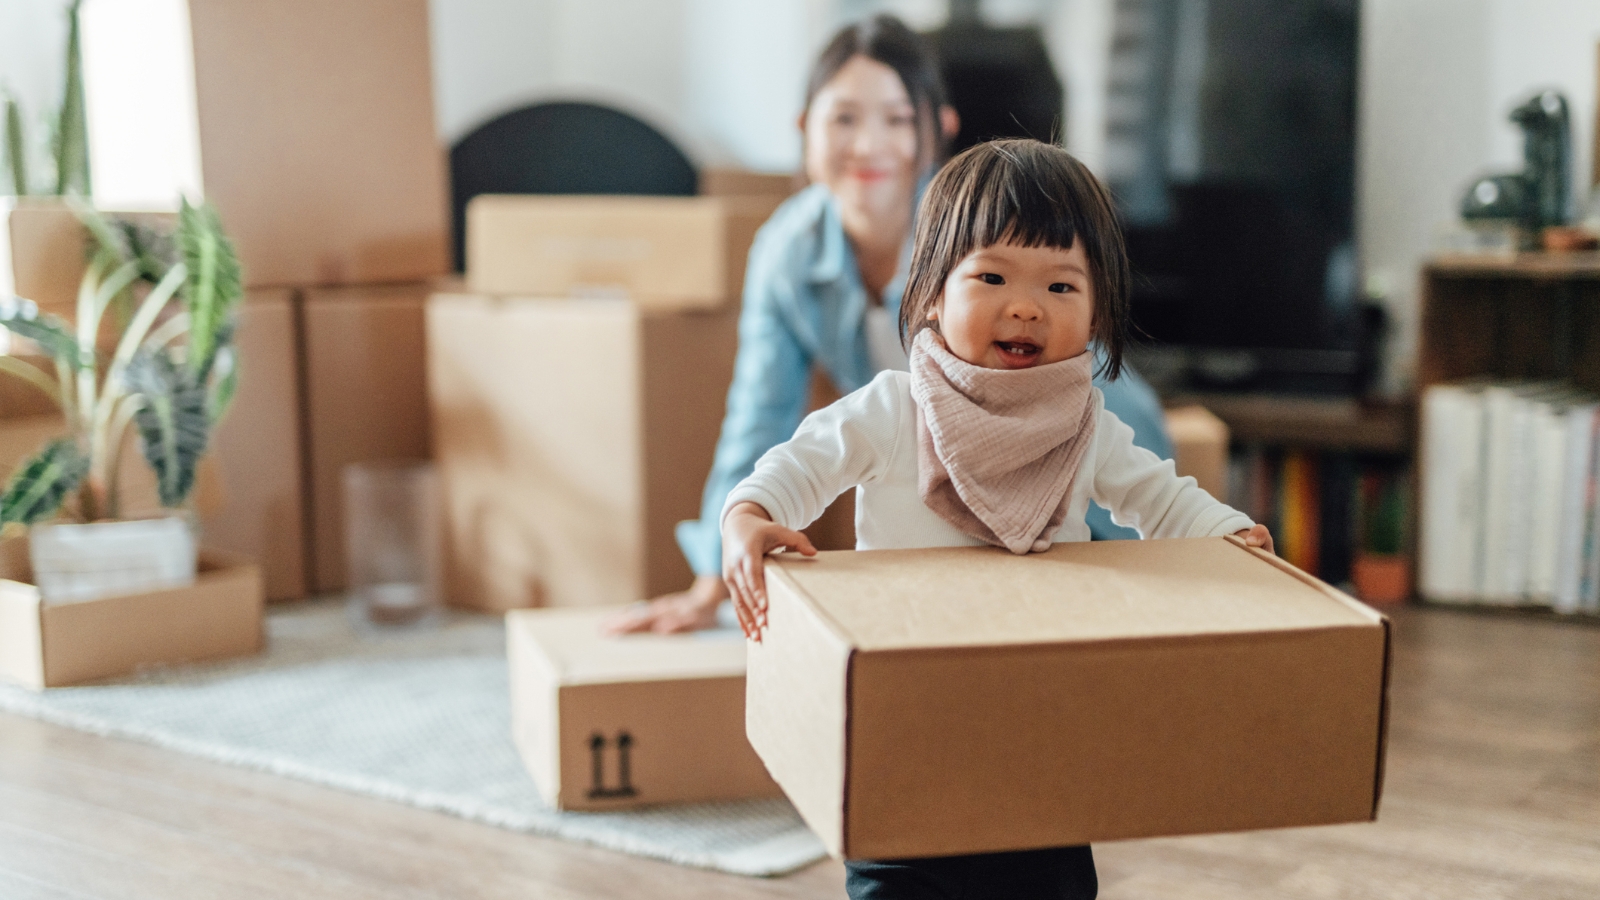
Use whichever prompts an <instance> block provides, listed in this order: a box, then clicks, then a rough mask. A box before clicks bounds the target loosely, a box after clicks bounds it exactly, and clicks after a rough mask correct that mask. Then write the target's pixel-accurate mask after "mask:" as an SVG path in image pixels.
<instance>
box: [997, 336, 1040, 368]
mask: <svg viewBox="0 0 1600 900" xmlns="http://www.w3.org/2000/svg"><path fill="white" fill-rule="evenodd" d="M994 348H995V355H996V356H998V357H999V358H1000V362H1001V363H1002V364H1003V365H1005V367H1006V368H1008V369H1025V368H1028V367H1029V366H1032V365H1034V364H1035V363H1037V362H1038V361H1039V354H1040V352H1041V351H1043V350H1044V348H1043V347H1041V346H1039V345H1038V344H1035V343H1034V342H1032V341H1029V340H1015V341H995V342H994Z"/></svg>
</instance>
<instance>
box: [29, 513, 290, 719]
mask: <svg viewBox="0 0 1600 900" xmlns="http://www.w3.org/2000/svg"><path fill="white" fill-rule="evenodd" d="M31 581H32V570H31V568H30V567H29V565H28V542H27V539H26V538H12V539H9V540H6V541H3V542H0V679H5V680H9V681H13V682H16V683H18V684H21V685H23V686H25V687H31V688H47V687H61V686H64V685H71V684H81V683H83V682H87V681H97V680H99V679H102V678H111V677H114V676H117V675H126V674H128V673H130V672H133V671H135V670H137V669H140V668H144V667H148V666H156V665H171V664H176V663H185V662H196V661H200V660H209V659H221V658H225V657H230V656H245V655H248V654H251V653H256V652H259V651H260V650H261V646H262V627H261V606H262V603H261V578H260V575H259V574H258V573H257V571H256V568H255V566H254V565H251V564H250V563H248V562H246V561H244V560H242V559H240V558H238V557H234V556H231V555H228V554H220V553H217V552H215V551H209V550H202V551H201V553H200V572H199V574H198V575H197V576H196V578H195V583H194V584H192V585H190V586H188V587H182V588H170V589H166V590H159V591H150V592H148V593H143V594H126V595H122V596H117V597H105V598H102V599H99V600H88V601H83V602H78V603H59V604H54V603H44V602H41V600H40V597H39V589H38V588H36V587H34V586H33V585H32V584H31V583H30V582H31Z"/></svg>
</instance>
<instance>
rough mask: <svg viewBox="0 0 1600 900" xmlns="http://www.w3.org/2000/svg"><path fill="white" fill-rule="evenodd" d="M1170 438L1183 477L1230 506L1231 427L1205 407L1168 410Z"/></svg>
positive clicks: (1173, 453)
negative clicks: (1229, 446) (1229, 443)
mask: <svg viewBox="0 0 1600 900" xmlns="http://www.w3.org/2000/svg"><path fill="white" fill-rule="evenodd" d="M1166 422H1167V436H1168V437H1170V438H1171V439H1172V455H1173V461H1174V462H1176V463H1177V467H1178V474H1179V475H1192V476H1194V480H1195V481H1196V482H1198V483H1199V484H1200V487H1201V489H1202V490H1204V491H1205V492H1206V493H1208V494H1210V495H1211V496H1213V497H1215V498H1217V499H1218V500H1221V501H1222V502H1224V503H1226V502H1228V440H1229V434H1228V425H1227V423H1226V422H1224V421H1222V420H1221V419H1219V418H1217V417H1216V416H1215V415H1214V414H1212V412H1211V410H1209V409H1206V408H1205V407H1204V406H1179V407H1174V408H1172V409H1168V410H1166Z"/></svg>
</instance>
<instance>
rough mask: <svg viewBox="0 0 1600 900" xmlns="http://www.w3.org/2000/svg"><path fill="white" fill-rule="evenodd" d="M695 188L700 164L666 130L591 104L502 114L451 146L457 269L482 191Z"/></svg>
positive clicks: (676, 191) (681, 192) (669, 191)
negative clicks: (471, 208)
mask: <svg viewBox="0 0 1600 900" xmlns="http://www.w3.org/2000/svg"><path fill="white" fill-rule="evenodd" d="M694 193H695V169H694V166H693V165H692V164H690V162H689V158H688V157H687V156H684V154H683V151H681V150H679V149H678V148H677V146H675V145H674V144H673V143H672V142H671V141H670V140H668V139H667V138H666V137H665V136H664V135H662V134H661V132H659V131H657V130H655V129H654V128H652V127H650V126H649V125H647V124H645V123H644V122H641V121H639V120H638V119H636V118H634V117H633V116H630V115H628V114H627V113H624V112H621V111H618V110H615V109H611V108H609V107H605V106H597V105H595V104H592V103H540V104H537V105H534V106H525V107H523V108H521V109H517V110H513V111H511V112H508V113H506V114H505V115H502V116H499V117H497V118H495V119H493V120H491V121H490V122H488V123H486V124H484V125H483V126H482V127H480V128H478V129H477V130H476V131H473V132H472V133H471V134H469V135H467V136H466V137H464V138H462V139H461V140H460V141H459V142H457V144H456V145H455V147H453V148H451V150H450V195H451V197H450V202H451V211H450V227H451V238H452V242H453V246H454V248H455V267H456V271H460V270H461V267H462V265H463V260H464V259H465V256H466V214H467V201H469V200H471V199H472V198H473V197H476V196H478V195H479V194H666V195H672V196H689V195H692V194H694Z"/></svg>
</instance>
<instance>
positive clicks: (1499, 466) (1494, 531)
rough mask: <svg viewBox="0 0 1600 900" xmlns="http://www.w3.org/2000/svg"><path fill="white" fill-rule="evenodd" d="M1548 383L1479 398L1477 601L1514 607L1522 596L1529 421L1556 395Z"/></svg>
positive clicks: (1499, 389)
mask: <svg viewBox="0 0 1600 900" xmlns="http://www.w3.org/2000/svg"><path fill="white" fill-rule="evenodd" d="M1561 391H1562V388H1561V386H1560V385H1557V384H1554V383H1549V382H1503V383H1498V384H1491V385H1490V386H1488V387H1486V388H1485V389H1484V392H1483V396H1484V426H1483V427H1484V472H1483V480H1484V501H1483V573H1482V580H1481V582H1480V594H1481V596H1480V599H1481V600H1482V601H1483V602H1485V603H1495V604H1502V605H1507V606H1510V605H1516V604H1520V603H1523V602H1525V598H1526V596H1527V593H1528V554H1529V552H1530V542H1529V541H1530V537H1531V534H1532V530H1533V510H1532V489H1533V480H1534V464H1533V457H1534V443H1533V429H1532V420H1533V416H1534V410H1535V407H1536V405H1537V403H1538V402H1539V401H1540V400H1541V399H1545V398H1550V397H1554V396H1560V395H1561Z"/></svg>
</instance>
